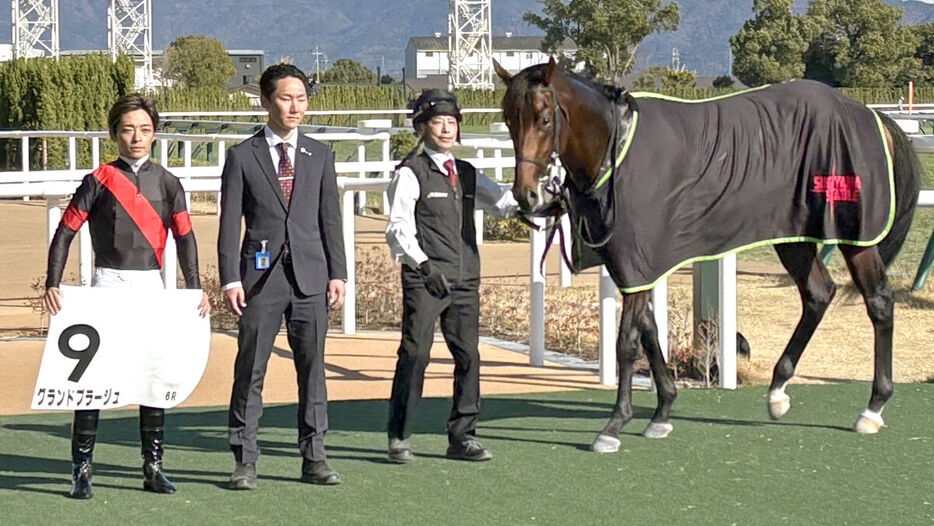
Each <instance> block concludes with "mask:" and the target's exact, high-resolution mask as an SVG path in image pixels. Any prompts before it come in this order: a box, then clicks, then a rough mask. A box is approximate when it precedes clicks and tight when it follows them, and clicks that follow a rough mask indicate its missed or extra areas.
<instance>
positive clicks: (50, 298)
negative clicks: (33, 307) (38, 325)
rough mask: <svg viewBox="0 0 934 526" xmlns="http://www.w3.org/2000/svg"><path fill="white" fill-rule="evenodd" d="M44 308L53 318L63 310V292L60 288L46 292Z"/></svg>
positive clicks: (43, 302)
mask: <svg viewBox="0 0 934 526" xmlns="http://www.w3.org/2000/svg"><path fill="white" fill-rule="evenodd" d="M42 307H43V308H44V309H45V310H47V311H49V314H51V315H52V316H55V315H56V314H58V311H60V310H62V292H61V291H60V290H59V288H58V287H49V288H47V289H46V290H45V295H44V296H42Z"/></svg>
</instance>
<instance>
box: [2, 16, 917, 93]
mask: <svg viewBox="0 0 934 526" xmlns="http://www.w3.org/2000/svg"><path fill="white" fill-rule="evenodd" d="M663 1H664V0H663ZM883 1H884V2H885V3H887V4H890V5H895V6H899V7H903V8H904V9H905V18H904V20H903V22H904V23H908V24H918V23H924V22H934V4H928V3H925V2H919V1H912V0H909V1H903V0H883ZM677 3H678V4H679V8H680V11H681V24H680V29H678V31H673V32H665V33H661V34H655V35H650V36H649V37H648V38H646V39H645V41H644V42H643V43H642V45H641V46H640V47H639V50H638V53H637V69H642V68H644V67H646V66H651V65H668V64H671V63H672V54H673V49H677V50H678V53H679V55H680V63H681V64H683V65H685V67H686V68H687V69H688V70H691V71H695V72H697V74H698V75H711V76H712V75H722V74H725V73H726V72H728V71H729V68H730V49H729V38H730V37H731V36H732V35H734V34H736V33H737V32H738V31H739V29H740V27H742V25H743V22H744V21H745V20H747V19H748V18H749V17H750V16H751V15H752V0H677ZM152 4H153V5H152V10H153V13H152V15H153V47H154V48H156V49H163V48H165V47H166V46H168V45H169V43H171V42H172V40H173V39H175V38H176V37H178V36H183V35H191V34H201V35H207V36H209V37H213V38H217V39H218V40H220V41H221V43H223V44H224V46H226V47H227V48H228V49H262V50H264V51H265V52H266V61H267V63H271V62H274V61H278V60H279V58H280V57H283V56H288V57H292V58H293V59H294V61H295V64H296V65H298V66H299V67H301V68H303V69H306V70H310V69H311V68H312V67H313V64H314V59H315V55H314V51H315V49H316V48H317V49H318V50H319V51H321V52H323V53H324V54H325V55H326V57H327V59H328V60H329V62H333V61H335V60H337V59H338V58H344V57H347V58H352V59H354V60H357V61H359V62H361V63H363V64H364V65H366V66H367V67H369V68H371V69H373V70H374V71H375V70H376V68H377V66H381V68H382V71H383V73H388V74H390V75H393V76H394V77H396V78H400V77H401V69H402V66H403V64H404V61H405V57H404V54H405V46H406V44H407V43H408V40H409V38H410V37H412V36H428V35H432V34H434V33H435V32H442V33H446V32H447V9H448V2H447V1H445V0H405V1H403V0H385V1H384V0H293V1H292V2H281V1H279V0H251V1H249V2H243V1H236V0H156V1H155V2H153V3H152ZM807 4H808V2H807V0H796V1H795V10H796V11H799V12H800V11H803V10H805V9H806V8H807ZM109 5H110V1H109V0H65V1H62V2H59V17H60V20H61V29H60V38H61V47H62V49H105V48H106V47H107V20H106V13H107V8H108V7H109ZM527 11H533V12H539V13H540V12H541V4H540V3H539V2H538V1H537V0H492V21H493V33H494V34H496V35H502V34H504V33H505V32H507V31H511V32H512V33H513V34H515V35H517V36H537V35H541V34H542V32H541V30H539V29H538V28H536V27H532V26H529V25H528V24H526V23H525V22H523V20H522V14H523V13H525V12H527ZM10 12H11V7H10V3H9V2H3V3H0V42H9V41H10V40H11V37H10V35H11V33H10V25H11V22H10V20H11V15H10ZM322 67H324V66H323V65H322Z"/></svg>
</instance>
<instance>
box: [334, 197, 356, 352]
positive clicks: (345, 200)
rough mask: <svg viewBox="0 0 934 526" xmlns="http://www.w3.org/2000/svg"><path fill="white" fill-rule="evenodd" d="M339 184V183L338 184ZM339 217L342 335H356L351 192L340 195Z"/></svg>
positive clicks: (354, 256) (354, 259) (354, 258)
mask: <svg viewBox="0 0 934 526" xmlns="http://www.w3.org/2000/svg"><path fill="white" fill-rule="evenodd" d="M338 184H340V183H338ZM341 201H342V203H341V204H342V206H341V216H342V228H343V230H344V231H343V235H344V258H345V260H346V262H347V283H345V284H344V291H345V296H344V310H343V314H344V334H356V333H357V318H356V316H357V285H356V282H357V277H356V276H357V267H356V254H355V253H354V221H355V219H354V210H353V191H351V190H343V189H342V193H341Z"/></svg>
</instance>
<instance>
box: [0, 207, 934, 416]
mask: <svg viewBox="0 0 934 526" xmlns="http://www.w3.org/2000/svg"><path fill="white" fill-rule="evenodd" d="M193 224H194V227H195V231H196V235H197V237H198V240H199V247H200V260H201V268H202V271H203V272H204V271H205V269H207V268H208V267H210V266H215V267H216V255H215V251H214V246H215V240H216V236H217V218H216V217H215V216H213V215H210V214H199V215H195V216H194V217H193ZM0 225H3V228H0V247H2V250H0V268H2V269H3V272H2V273H0V333H2V334H3V335H6V336H14V335H17V334H22V333H23V332H24V331H30V330H34V329H35V328H37V327H38V326H39V323H40V318H39V316H38V315H37V314H36V313H34V312H32V311H31V310H30V309H29V308H27V307H24V306H23V305H24V301H25V300H26V298H28V297H29V296H32V295H34V294H35V293H34V291H33V290H32V289H31V288H30V283H31V282H32V281H34V280H36V279H38V278H41V277H42V276H44V272H45V266H46V265H45V259H46V243H45V237H46V234H45V232H46V225H45V205H44V202H41V201H33V202H22V201H0ZM383 228H384V223H383V222H382V221H381V220H379V219H373V218H358V219H357V232H358V243H360V244H364V245H372V244H376V245H382V244H383V243H384V242H383V238H382V231H383ZM76 245H77V243H76V244H75V246H74V247H72V254H71V256H70V258H69V266H68V269H66V272H65V274H66V276H68V275H69V274H72V273H73V274H75V275H77V246H76ZM481 258H482V260H483V262H484V265H483V269H484V279H487V280H490V279H494V278H523V277H525V279H527V276H528V272H529V259H528V258H529V255H528V244H526V243H489V244H486V245H484V246H483V247H481ZM556 258H557V254H556V251H553V253H552V254H551V255H550V261H549V266H548V269H549V272H552V269H555V268H557V267H556ZM742 268H743V267H741V269H742ZM745 270H752V272H742V273H741V275H740V276H739V278H738V290H739V298H738V303H739V308H738V311H739V312H738V329H739V330H740V331H741V332H742V333H743V334H744V335H745V336H746V338H747V339H748V340H749V341H750V343H751V346H752V351H753V357H752V360H751V361H750V362H748V363H741V370H742V371H743V372H744V374H745V375H746V377H747V378H749V379H751V380H754V381H763V380H764V379H766V378H767V377H768V376H769V375H770V374H771V368H772V366H773V365H774V363H775V360H776V359H777V358H778V356H779V355H780V354H781V352H782V350H783V348H784V346H785V344H786V342H787V340H788V338H789V337H790V335H791V333H792V331H793V329H794V326H795V324H796V323H797V319H798V316H799V315H800V306H799V305H800V304H799V300H798V296H797V292H796V290H795V288H794V287H793V285H792V284H791V282H790V281H789V280H788V279H786V278H784V277H783V276H782V274H781V272H780V269H777V268H773V267H772V268H770V267H768V266H767V265H766V266H763V265H756V266H752V267H749V268H746V269H745ZM391 279H396V276H395V275H394V276H392V278H391ZM838 282H839V283H842V282H843V280H839V279H838ZM574 284H575V286H587V287H590V286H592V287H596V275H595V274H594V273H593V272H590V273H585V274H583V275H581V276H576V277H575V278H574ZM898 286H900V287H901V288H902V289H904V288H905V287H906V285H905V283H898ZM669 288H670V295H671V297H672V298H673V299H675V300H676V301H680V302H681V304H686V303H687V304H689V293H690V280H689V278H688V277H687V275H685V274H678V275H676V276H674V277H673V278H672V279H671V281H670V285H669ZM899 298H900V299H901V300H903V301H900V302H899V303H898V304H897V307H896V324H895V379H896V381H898V382H912V381H924V380H927V379H929V378H932V377H934V345H932V344H931V342H932V341H934V295H932V294H930V293H924V294H921V295H916V296H912V297H911V298H910V299H908V300H907V301H904V300H905V299H906V298H905V297H904V295H900V296H899ZM225 339H226V340H225ZM229 339H230V337H229V336H226V335H223V334H216V335H215V336H214V347H212V359H211V363H210V364H209V370H208V372H207V373H206V374H205V378H204V380H203V381H202V384H201V386H199V389H198V391H196V393H195V395H193V397H192V398H191V399H190V400H189V402H188V403H189V404H196V405H202V404H207V405H224V404H226V400H225V398H226V397H227V396H228V395H229V393H228V391H229V385H230V384H229V380H230V379H229V375H230V373H231V368H230V367H229V363H228V361H229V360H232V356H227V354H226V353H229V352H233V351H230V350H229V347H230V346H229V341H227V340H229ZM397 341H398V336H397V335H396V334H394V333H390V334H385V335H382V334H376V335H367V336H360V337H342V336H336V335H335V337H332V338H331V339H330V340H329V343H328V356H329V358H328V362H329V365H330V373H329V388H330V389H331V395H332V398H344V397H347V398H381V397H385V396H386V394H387V393H388V387H386V386H381V385H379V383H378V382H385V381H387V378H386V375H387V374H389V375H390V377H391V373H389V372H387V371H389V370H391V366H392V359H393V353H394V351H395V346H396V344H397V343H396V342H397ZM23 345H25V346H26V347H25V349H26V352H24V351H23V349H24V347H23ZM280 347H281V349H282V352H281V353H280V354H283V356H285V357H287V353H288V351H287V350H285V349H288V347H287V345H286V344H285V342H284V339H283V341H282V342H281V343H280ZM40 348H41V343H40V342H25V343H24V342H8V341H0V354H4V355H5V357H4V358H5V360H6V361H5V363H7V364H9V365H7V367H5V368H4V369H5V370H4V371H3V372H0V383H2V385H3V386H4V390H5V392H8V393H9V392H17V391H21V390H23V389H25V392H27V393H28V391H29V390H31V388H32V383H33V382H34V378H35V373H34V372H30V371H31V370H30V369H29V367H30V366H29V365H28V361H29V359H30V358H29V356H30V355H32V354H34V353H35V352H36V350H35V349H40ZM233 348H234V349H235V345H233ZM29 349H32V350H31V351H30V350H29ZM218 349H222V350H221V351H218ZM494 352H495V353H502V352H504V351H496V350H495V349H493V348H491V347H490V348H487V347H485V348H484V350H482V355H483V358H484V363H485V365H487V364H488V363H490V362H491V361H492V362H501V363H515V364H519V363H521V362H522V361H523V360H524V359H525V360H527V358H524V357H522V356H521V355H516V354H514V353H506V354H504V355H503V356H504V357H500V355H499V354H496V358H493V356H494V354H493V353H494ZM371 353H372V356H371ZM433 353H437V357H438V360H440V361H438V360H436V361H437V363H436V364H434V365H433V366H432V367H436V366H440V367H445V366H447V365H445V363H446V362H445V360H449V359H448V358H447V356H446V351H445V350H444V348H443V345H436V346H435V348H434V349H433ZM277 356H278V355H277ZM283 356H279V358H283ZM368 356H369V357H370V359H368V358H367V357H368ZM508 356H513V357H514V358H505V357H508ZM10 357H12V358H13V360H12V361H9V360H10ZM342 357H343V358H346V359H347V361H346V362H340V360H342V359H343V358H342ZM332 358H334V361H333V363H332ZM277 359H278V358H277ZM282 361H283V365H282V369H276V368H275V366H274V364H273V363H271V364H270V371H274V370H281V372H282V374H284V375H286V376H285V377H283V378H281V380H282V381H275V382H267V386H272V385H281V386H286V387H285V388H284V390H283V392H282V393H279V394H276V393H278V392H277V391H274V390H267V393H266V395H267V399H268V400H276V401H282V402H287V401H291V400H292V399H291V398H289V396H292V397H294V394H292V393H293V392H294V370H293V369H291V365H290V362H289V361H288V360H287V359H282ZM35 363H36V365H37V364H38V361H36V362H35ZM376 364H380V365H376ZM497 367H498V366H497ZM510 367H512V366H509V367H504V368H503V369H498V368H497V369H494V371H495V375H494V373H492V372H491V371H490V368H489V366H487V368H486V369H484V372H483V374H484V376H485V378H486V379H487V380H490V381H492V382H493V384H495V383H499V384H501V385H502V386H512V387H511V388H514V389H520V390H525V389H532V388H533V387H534V386H533V387H530V386H529V384H530V383H531V384H542V385H539V386H538V388H546V389H564V388H570V387H583V386H595V385H596V379H595V377H594V376H593V375H592V374H591V373H581V374H582V375H583V376H581V374H579V373H573V372H572V373H569V374H571V376H573V377H575V378H576V379H575V380H573V381H572V382H571V383H570V384H569V383H567V382H565V380H563V379H560V378H559V379H555V378H552V373H553V372H554V371H553V370H552V369H550V368H546V369H544V370H541V369H531V370H529V369H522V370H518V371H512V370H511V369H510ZM555 370H557V369H555ZM335 371H339V373H335ZM366 371H370V373H366ZM433 371H437V372H433ZM510 371H512V372H513V373H515V374H518V375H519V376H520V377H522V376H523V375H524V377H526V378H528V379H532V380H531V381H520V380H517V379H514V378H506V377H505V376H500V374H501V373H502V375H505V374H506V373H508V372H510ZM289 374H291V379H290V378H289V377H288V375H289ZM368 374H369V375H370V376H373V377H374V378H379V379H380V380H378V382H377V381H376V380H373V381H368V380H367V375H368ZM430 374H433V375H435V376H437V378H438V380H437V384H433V385H437V389H438V390H436V391H431V390H430V389H429V392H426V394H429V393H433V394H434V395H437V396H446V395H447V394H449V393H450V381H449V380H448V379H449V378H450V376H449V374H448V373H447V372H446V371H445V370H444V369H430ZM798 374H799V378H801V379H804V380H810V381H822V380H844V381H845V380H860V381H866V380H869V379H871V377H872V328H871V325H870V323H869V320H868V318H867V316H866V310H865V308H864V306H863V304H862V300H861V299H859V298H850V299H847V298H846V297H845V295H844V294H838V298H837V299H836V300H835V301H834V304H833V305H832V306H831V308H830V310H829V311H828V313H827V316H826V317H825V319H824V321H823V323H822V325H821V327H820V328H819V329H818V332H817V334H816V335H815V337H814V339H813V341H812V342H811V344H810V346H809V348H808V352H807V353H805V355H804V357H803V358H802V360H801V362H800V364H799V366H798ZM575 375H576V376H575ZM559 376H560V375H559ZM553 380H554V381H553ZM575 382H576V383H575ZM493 384H490V385H493ZM17 386H19V387H17ZM338 386H340V387H338ZM345 387H346V389H348V390H347V391H345V390H344V389H345ZM504 388H505V387H504ZM268 389H273V388H268ZM426 389H428V388H426ZM431 389H434V387H432V388H431ZM491 389H494V388H493V387H488V386H487V385H486V384H485V386H484V392H486V393H491V392H494V391H491ZM867 396H868V390H867ZM27 399H28V394H27ZM6 400H11V398H6ZM3 404H8V402H0V414H3V413H4V411H7V412H9V411H14V410H15V409H14V407H3ZM13 406H15V407H16V408H19V409H16V410H17V411H18V410H21V409H22V407H23V406H22V404H21V403H17V404H13Z"/></svg>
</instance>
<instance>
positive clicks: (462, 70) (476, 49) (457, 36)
mask: <svg viewBox="0 0 934 526" xmlns="http://www.w3.org/2000/svg"><path fill="white" fill-rule="evenodd" d="M448 2H449V4H448V5H449V10H448V56H449V57H450V65H449V68H448V87H449V88H450V89H458V88H473V89H493V55H492V53H493V33H492V27H493V26H492V17H491V11H490V2H491V0H448Z"/></svg>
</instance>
